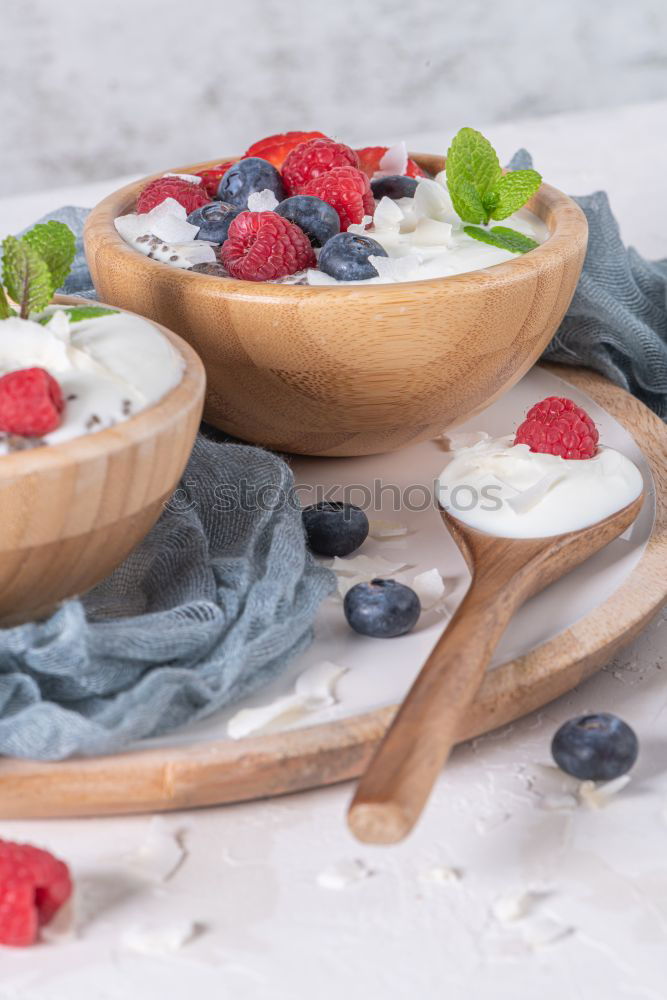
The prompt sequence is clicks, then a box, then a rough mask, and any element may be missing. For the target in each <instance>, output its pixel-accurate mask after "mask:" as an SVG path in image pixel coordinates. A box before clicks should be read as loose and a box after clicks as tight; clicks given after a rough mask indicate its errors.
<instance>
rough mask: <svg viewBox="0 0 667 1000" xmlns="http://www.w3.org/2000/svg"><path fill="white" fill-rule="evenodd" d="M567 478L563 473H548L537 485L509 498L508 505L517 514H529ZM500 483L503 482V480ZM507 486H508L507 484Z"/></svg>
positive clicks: (534, 484)
mask: <svg viewBox="0 0 667 1000" xmlns="http://www.w3.org/2000/svg"><path fill="white" fill-rule="evenodd" d="M564 478H565V474H564V473H562V472H547V473H546V475H544V476H542V478H541V479H538V481H537V482H536V483H533V485H532V486H529V487H528V489H527V490H522V491H521V492H520V493H518V494H517V495H516V496H515V497H508V498H507V503H508V504H509V506H510V507H511V508H512V510H513V511H514V513H515V514H527V513H528V511H529V510H532V509H533V507H535V505H536V504H538V503H539V502H540V500H543V499H544V497H545V496H546V495H547V493H548V492H549V490H551V489H552V487H554V486H555V485H556V483H559V482H560V481H561V479H564ZM500 482H503V480H502V479H501V480H500ZM504 485H505V486H507V485H508V484H507V483H505V484H504Z"/></svg>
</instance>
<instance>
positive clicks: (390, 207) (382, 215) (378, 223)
mask: <svg viewBox="0 0 667 1000" xmlns="http://www.w3.org/2000/svg"><path fill="white" fill-rule="evenodd" d="M402 221H403V212H402V211H401V209H400V207H399V206H398V205H397V204H396V202H395V201H392V200H391V198H388V197H387V196H386V195H385V196H384V197H383V198H380V201H379V202H378V203H377V206H376V208H375V215H374V216H373V223H374V225H375V228H376V229H395V230H396V231H397V232H398V230H399V228H400V225H401V223H402Z"/></svg>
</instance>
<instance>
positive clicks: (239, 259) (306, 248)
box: [220, 212, 315, 281]
mask: <svg viewBox="0 0 667 1000" xmlns="http://www.w3.org/2000/svg"><path fill="white" fill-rule="evenodd" d="M220 260H221V261H222V263H223V265H224V266H225V267H226V268H227V270H228V271H229V273H230V274H231V276H232V277H233V278H242V279H243V280H244V281H271V280H272V279H274V278H284V277H285V276H286V275H288V274H295V273H296V271H302V270H303V269H304V268H305V267H315V254H314V253H313V248H312V247H311V245H310V240H309V239H308V237H307V236H306V234H305V233H304V232H303V230H301V229H299V227H298V226H295V225H294V223H293V222H289V220H288V219H283V217H282V216H280V215H276V213H275V212H241V214H240V215H237V217H236V218H235V219H234V221H233V222H232V224H231V226H230V227H229V234H228V236H227V239H226V241H225V242H224V243H223V244H222V248H221V250H220Z"/></svg>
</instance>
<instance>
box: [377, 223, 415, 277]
mask: <svg viewBox="0 0 667 1000" xmlns="http://www.w3.org/2000/svg"><path fill="white" fill-rule="evenodd" d="M381 235H382V234H379V233H378V234H376V233H373V239H377V237H378V236H381ZM378 242H382V241H381V240H378ZM368 259H369V261H370V263H371V264H372V265H373V267H374V268H375V270H376V271H377V273H378V276H379V277H380V278H381V279H382V280H383V281H413V280H416V279H417V278H418V277H419V267H420V265H421V263H422V259H421V257H420V256H419V255H418V254H414V255H413V254H410V255H409V256H408V257H376V256H375V255H374V254H371V255H370V256H369V258H368Z"/></svg>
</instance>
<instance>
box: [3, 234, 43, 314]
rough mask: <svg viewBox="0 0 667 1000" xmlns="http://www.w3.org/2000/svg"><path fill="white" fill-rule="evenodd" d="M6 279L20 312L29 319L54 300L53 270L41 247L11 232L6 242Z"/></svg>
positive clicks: (4, 272) (5, 282)
mask: <svg viewBox="0 0 667 1000" xmlns="http://www.w3.org/2000/svg"><path fill="white" fill-rule="evenodd" d="M2 279H3V282H4V285H5V288H6V289H7V291H8V292H9V295H10V297H11V298H12V299H14V302H16V303H17V304H18V305H19V307H20V316H21V318H22V319H27V318H28V316H29V315H30V313H31V312H39V311H40V310H42V309H44V308H45V307H46V306H47V305H48V304H49V302H50V301H51V295H52V288H51V272H50V271H49V268H48V266H47V264H46V261H44V260H43V259H42V257H41V256H40V255H39V253H38V252H37V250H35V249H34V248H33V247H31V246H30V245H29V244H28V243H25V242H24V240H17V239H16V237H15V236H7V237H6V238H5V239H4V240H3V243H2Z"/></svg>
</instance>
